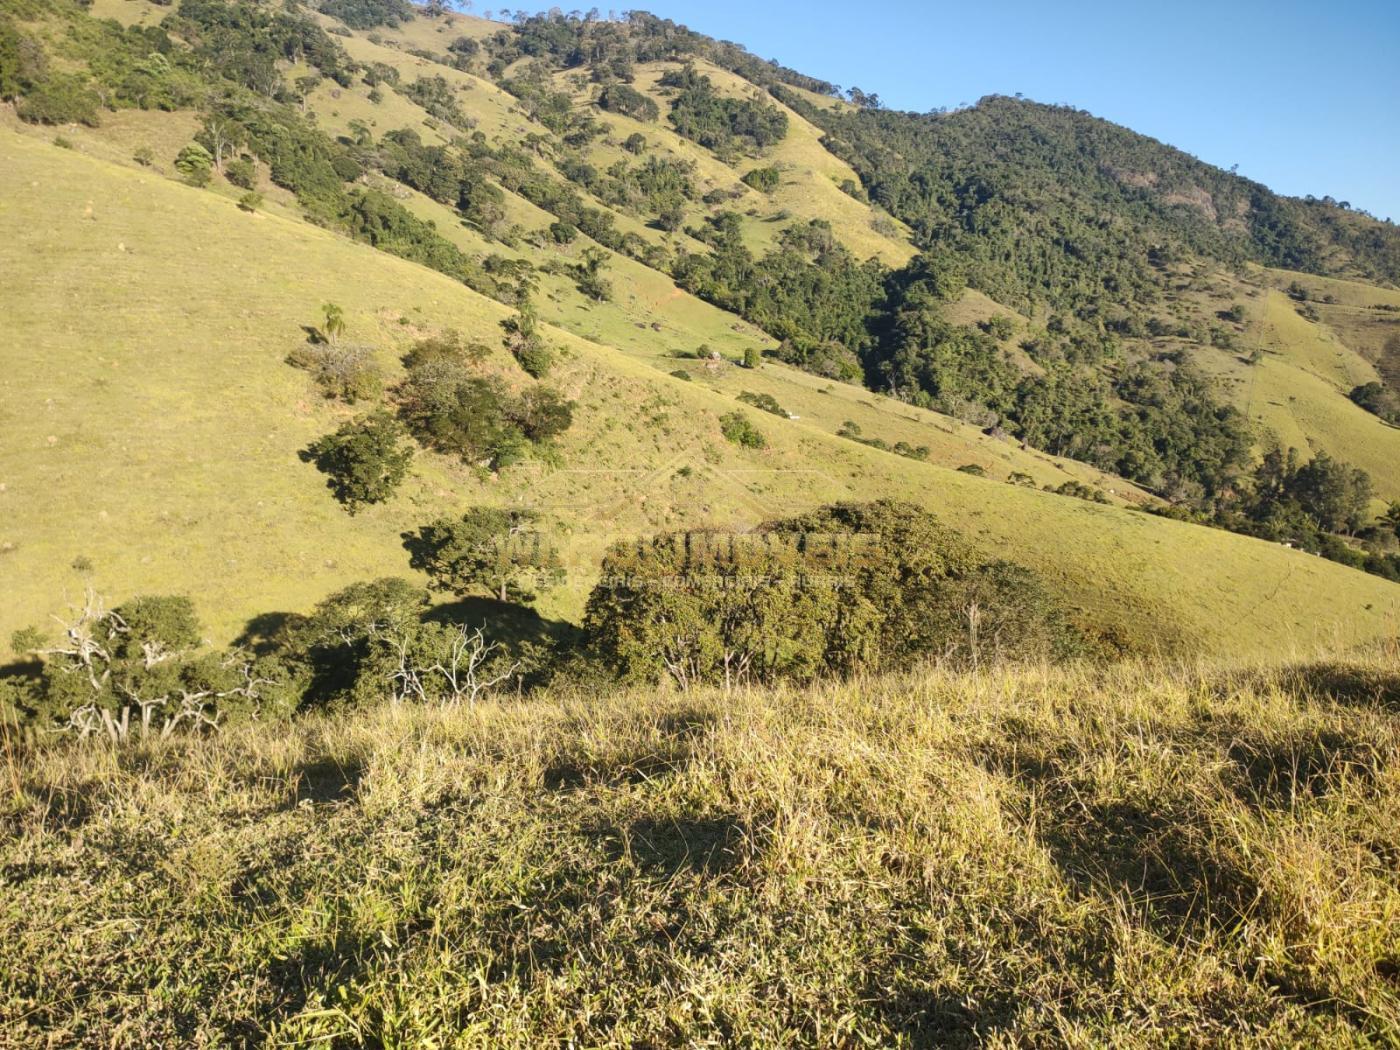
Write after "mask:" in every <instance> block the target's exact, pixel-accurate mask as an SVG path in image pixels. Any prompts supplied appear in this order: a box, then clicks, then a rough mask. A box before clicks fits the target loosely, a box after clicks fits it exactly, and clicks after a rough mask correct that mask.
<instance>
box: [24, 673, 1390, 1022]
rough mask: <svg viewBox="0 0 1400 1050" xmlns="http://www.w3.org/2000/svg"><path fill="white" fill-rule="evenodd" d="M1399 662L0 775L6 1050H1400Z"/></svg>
mask: <svg viewBox="0 0 1400 1050" xmlns="http://www.w3.org/2000/svg"><path fill="white" fill-rule="evenodd" d="M1397 705H1400V663H1397V660H1396V658H1395V656H1394V654H1391V655H1388V656H1376V657H1371V658H1365V659H1360V660H1358V661H1356V662H1350V663H1331V664H1325V665H1318V664H1312V665H1296V666H1293V667H1289V668H1274V669H1237V670H1234V671H1225V670H1218V669H1210V668H1196V667H1193V668H1174V669H1173V668H1163V667H1146V666H1142V667H1135V666H1128V667H1116V668H1106V669H1087V668H1086V669H1069V670H1041V669H1020V670H1015V669H1006V670H998V671H990V672H984V673H982V674H980V675H961V676H960V675H956V674H953V673H950V672H944V671H938V670H931V671H927V672H922V673H917V674H911V675H908V676H905V677H901V678H892V679H881V680H872V681H864V682H858V683H852V684H848V685H829V686H819V687H814V688H812V689H809V690H802V691H797V690H777V691H752V692H741V693H737V694H733V695H723V694H721V693H718V692H702V693H696V694H691V695H678V694H670V693H664V692H663V693H650V692H635V691H634V692H630V693H619V694H613V695H607V696H596V697H585V696H574V695H559V696H546V697H540V698H536V699H529V700H523V701H517V700H510V699H503V700H498V701H492V702H489V703H483V704H481V705H479V706H478V707H477V708H476V709H474V710H459V711H456V712H452V713H446V712H442V711H436V710H424V709H407V708H400V709H393V708H389V707H381V708H376V709H372V710H365V711H361V712H354V713H343V714H340V715H338V716H333V715H329V714H327V715H315V716H309V717H305V718H303V719H302V720H300V721H297V722H295V723H293V724H291V725H264V726H259V725H248V726H244V727H241V728H234V729H230V730H227V731H225V732H224V733H223V734H222V735H221V736H218V737H214V738H209V739H204V740H177V741H175V742H173V743H167V744H165V745H161V746H151V747H142V748H130V749H126V750H116V751H114V750H110V749H108V748H106V747H89V748H82V747H76V746H71V745H63V744H57V745H52V744H51V745H46V746H44V747H43V748H42V749H41V750H38V751H34V752H29V753H18V754H15V753H12V754H10V755H9V756H8V758H7V760H6V761H5V764H4V769H3V774H4V775H3V777H2V778H0V780H3V784H4V791H3V802H0V820H3V829H4V830H3V837H0V871H3V872H4V877H5V880H6V882H7V884H8V885H7V892H6V893H5V895H4V897H3V905H2V906H0V1045H4V1046H13V1047H21V1046H35V1045H46V1046H50V1047H66V1046H101V1047H112V1048H117V1047H145V1046H156V1045H163V1046H173V1045H219V1046H238V1045H255V1044H256V1045H275V1046H336V1047H350V1046H373V1047H421V1046H436V1047H469V1046H520V1047H550V1046H558V1047H565V1046H598V1047H611V1046H618V1047H621V1046H652V1047H661V1046H692V1047H693V1046H721V1045H723V1046H735V1045H741V1046H752V1047H770V1046H771V1047H777V1046H793V1045H804V1046H829V1047H852V1046H908V1047H933V1046H999V1047H1011V1046H1084V1047H1088V1046H1118V1047H1159V1046H1163V1045H1183V1046H1224V1045H1232V1046H1245V1045H1250V1046H1298V1047H1318V1046H1338V1047H1340V1046H1361V1045H1393V1044H1394V1043H1395V1042H1396V1040H1397V1039H1400V983H1397V982H1400V877H1397V866H1396V865H1397V861H1396V858H1397V857H1398V856H1400V706H1397Z"/></svg>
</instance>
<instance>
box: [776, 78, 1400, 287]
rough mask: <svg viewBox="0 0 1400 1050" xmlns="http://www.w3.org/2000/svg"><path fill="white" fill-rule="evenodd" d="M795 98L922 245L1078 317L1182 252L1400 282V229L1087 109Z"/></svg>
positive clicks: (1150, 277) (993, 101)
mask: <svg viewBox="0 0 1400 1050" xmlns="http://www.w3.org/2000/svg"><path fill="white" fill-rule="evenodd" d="M779 90H781V89H779ZM792 100H793V102H794V105H796V106H797V107H798V108H799V109H800V110H801V111H802V112H803V113H804V114H806V115H807V116H808V117H809V118H810V119H812V120H813V121H814V122H815V123H817V124H818V125H819V126H821V127H823V128H824V129H825V130H826V131H827V133H828V139H827V145H828V146H829V147H830V148H831V149H832V150H833V152H835V153H837V154H838V155H840V156H843V157H845V158H846V159H848V160H849V161H850V163H851V164H852V165H853V166H854V167H856V168H857V170H859V171H860V173H861V177H862V180H863V181H864V183H865V185H866V188H867V189H868V190H869V191H870V194H871V196H872V197H873V198H874V199H875V200H877V201H879V202H880V203H881V204H882V205H884V206H885V207H887V208H889V209H890V210H891V211H892V212H894V213H895V214H896V215H898V216H900V217H901V218H903V219H905V220H906V221H907V222H909V223H910V224H911V226H912V227H913V230H914V236H915V240H916V243H918V244H919V245H920V246H921V247H930V246H932V245H935V244H940V243H946V242H948V241H950V240H951V241H952V242H953V244H954V245H955V246H956V248H957V250H958V251H959V252H960V253H963V254H965V255H966V256H967V257H968V258H969V260H970V272H971V273H973V274H975V275H976V278H977V280H978V281H979V282H980V283H983V284H987V285H990V286H992V288H990V289H988V290H995V291H999V292H1001V293H1002V295H1004V296H1005V297H1006V298H1008V299H1010V300H1020V301H1021V302H1023V303H1025V304H1027V305H1029V304H1030V303H1049V304H1051V305H1053V306H1057V307H1060V306H1063V307H1070V308H1073V307H1075V306H1080V305H1083V304H1085V301H1086V300H1090V301H1092V300H1093V299H1094V298H1096V297H1097V296H1098V295H1099V292H1098V289H1099V288H1100V287H1101V288H1102V289H1103V290H1104V291H1107V292H1109V293H1111V295H1112V296H1113V297H1114V298H1115V299H1117V300H1119V301H1121V300H1123V299H1124V298H1125V297H1127V298H1132V297H1135V296H1137V295H1142V294H1144V293H1146V292H1147V290H1148V289H1151V288H1155V287H1157V286H1159V285H1160V281H1159V280H1157V279H1155V277H1154V271H1156V270H1157V267H1156V266H1155V265H1154V264H1155V263H1157V262H1158V261H1159V260H1161V259H1163V258H1168V259H1170V258H1174V257H1180V256H1181V255H1183V254H1187V253H1190V254H1194V255H1198V256H1204V257H1206V258H1210V259H1212V260H1215V261H1216V262H1219V263H1222V264H1227V265H1234V264H1238V263H1239V262H1241V261H1244V260H1249V261H1253V262H1258V263H1262V264H1264V265H1268V266H1275V267H1282V268H1287V269H1293V270H1303V271H1307V272H1309V273H1314V274H1319V275H1325V276H1337V277H1359V278H1362V279H1364V280H1368V281H1377V282H1385V283H1392V284H1393V283H1394V282H1395V281H1396V280H1397V279H1400V230H1397V229H1396V227H1395V226H1393V225H1391V224H1389V223H1383V222H1379V221H1377V220H1375V219H1373V218H1371V217H1370V216H1367V215H1365V214H1363V213H1358V212H1354V211H1351V210H1349V209H1348V208H1346V207H1345V206H1341V205H1338V204H1337V203H1335V202H1333V201H1332V200H1331V199H1330V198H1329V199H1324V200H1313V199H1308V200H1298V199H1293V198H1288V197H1282V196H1279V195H1278V194H1275V193H1273V192H1271V191H1270V190H1269V189H1268V188H1267V187H1266V186H1263V185H1261V184H1259V183H1257V182H1253V181H1251V180H1249V179H1246V178H1244V177H1242V176H1239V175H1236V174H1233V173H1231V172H1226V171H1222V170H1220V169H1219V168H1216V167H1213V166H1211V165H1209V164H1205V163H1203V162H1201V161H1199V160H1197V159H1196V158H1194V157H1192V156H1190V155H1189V154H1186V153H1183V152H1182V151H1180V150H1177V149H1173V148H1172V147H1170V146H1167V145H1164V144H1162V143H1160V142H1158V141H1156V140H1154V139H1151V138H1148V137H1147V136H1145V135H1140V134H1137V133H1136V132H1133V131H1131V130H1129V129H1128V128H1124V127H1120V126H1118V125H1116V124H1113V123H1110V122H1109V121H1106V120H1101V119H1099V118H1097V117H1094V116H1092V115H1090V114H1088V113H1085V112H1083V111H1081V110H1076V109H1072V108H1069V107H1065V106H1047V105H1042V104H1040V103H1036V102H1031V101H1028V100H1023V99H1014V98H1005V97H992V98H987V99H983V100H982V101H981V102H979V103H978V104H977V105H976V106H973V107H971V108H969V109H965V110H960V111H956V112H952V113H943V114H923V115H921V114H913V113H901V112H893V111H887V110H879V109H869V108H863V109H862V108H855V107H851V106H842V107H834V108H833V107H826V108H823V107H819V106H815V105H812V104H811V103H804V102H803V101H801V100H800V99H798V98H797V97H796V96H795V95H794V96H792ZM1105 219H1110V220H1111V221H1104V220H1105ZM1013 248H1015V249H1017V251H1014V252H1013V251H1012V249H1013ZM1052 249H1055V250H1052ZM1018 256H1019V257H1018Z"/></svg>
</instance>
